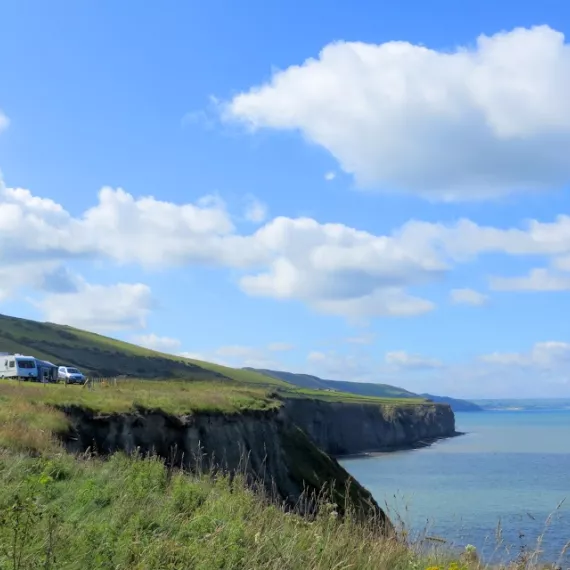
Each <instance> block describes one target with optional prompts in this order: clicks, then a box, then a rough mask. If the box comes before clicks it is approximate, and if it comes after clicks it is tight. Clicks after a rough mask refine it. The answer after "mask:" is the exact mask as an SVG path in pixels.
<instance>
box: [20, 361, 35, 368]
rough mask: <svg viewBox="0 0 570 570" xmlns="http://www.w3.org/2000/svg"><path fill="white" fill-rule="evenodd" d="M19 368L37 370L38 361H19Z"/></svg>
mask: <svg viewBox="0 0 570 570" xmlns="http://www.w3.org/2000/svg"><path fill="white" fill-rule="evenodd" d="M18 366H19V367H20V368H35V367H36V361H35V360H18Z"/></svg>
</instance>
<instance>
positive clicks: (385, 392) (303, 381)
mask: <svg viewBox="0 0 570 570" xmlns="http://www.w3.org/2000/svg"><path fill="white" fill-rule="evenodd" d="M244 370H248V371H251V372H259V373H261V374H264V375H265V376H272V377H273V378H276V379H278V380H284V381H285V382H289V383H290V384H294V385H295V386H299V387H300V388H309V389H312V390H337V391H339V392H348V393H350V394H357V395H359V396H366V397H375V398H399V399H404V398H414V399H420V400H421V399H423V398H422V396H419V395H418V394H414V393H413V392H409V391H408V390H404V389H403V388H398V387H396V386H391V385H390V384H372V383H368V382H348V381H343V380H325V379H323V378H319V377H318V376H311V375H309V374H294V373H292V372H284V371H281V370H266V369H262V368H244Z"/></svg>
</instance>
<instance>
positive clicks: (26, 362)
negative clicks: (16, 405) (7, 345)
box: [0, 354, 38, 382]
mask: <svg viewBox="0 0 570 570" xmlns="http://www.w3.org/2000/svg"><path fill="white" fill-rule="evenodd" d="M0 378H17V379H21V380H31V381H33V382H37V380H38V367H37V364H36V359H35V358H34V357H33V356H24V355H23V354H3V355H2V356H0Z"/></svg>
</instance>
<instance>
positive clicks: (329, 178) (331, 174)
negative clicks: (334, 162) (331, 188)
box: [325, 170, 336, 182]
mask: <svg viewBox="0 0 570 570" xmlns="http://www.w3.org/2000/svg"><path fill="white" fill-rule="evenodd" d="M335 178H336V172H333V171H332V170H331V171H329V172H327V173H326V174H325V180H326V181H327V182H331V181H332V180H334V179H335Z"/></svg>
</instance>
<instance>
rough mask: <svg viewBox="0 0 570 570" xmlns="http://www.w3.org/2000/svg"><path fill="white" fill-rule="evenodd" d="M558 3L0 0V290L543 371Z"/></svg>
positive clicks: (239, 353) (417, 377)
mask: <svg viewBox="0 0 570 570" xmlns="http://www.w3.org/2000/svg"><path fill="white" fill-rule="evenodd" d="M568 22H570V5H567V3H565V2H561V1H560V0H556V1H551V0H543V1H542V2H530V1H524V2H520V1H519V2H514V1H511V0H505V1H504V2H500V3H496V2H490V1H488V0H478V1H477V2H474V1H472V0H464V1H463V2H452V1H450V0H432V1H431V2H429V3H426V2H421V1H419V0H414V1H412V0H402V1H401V2H398V3H386V2H374V1H352V2H350V3H349V2H345V1H342V0H338V1H337V2H325V1H324V0H313V1H312V2H300V1H299V0H287V1H282V0H275V1H274V2H266V1H261V0H243V1H242V2H235V1H231V0H224V1H222V0H210V1H209V2H179V1H172V2H162V3H158V2H145V3H140V2H136V3H135V2H133V1H125V2H114V1H111V0H85V1H82V2H68V1H64V0H53V1H51V2H45V1H43V0H20V1H18V2H3V3H1V4H0V30H1V34H2V44H3V48H2V50H0V172H1V175H0V176H1V177H0V312H1V313H4V314H9V315H14V316H19V317H24V318H32V319H38V320H46V321H51V322H57V323H62V324H68V325H72V326H77V327H80V328H85V329H88V330H93V331H97V332H101V333H103V334H108V335H111V336H113V337H116V338H121V339H124V340H128V341H130V342H135V343H138V344H142V345H144V346H148V347H150V348H154V349H157V350H161V351H166V352H169V353H174V354H184V355H187V356H191V357H196V358H202V359H205V360H210V361H216V362H220V363H223V364H228V365H231V366H254V367H261V368H273V369H282V370H289V371H292V372H303V373H311V374H317V375H319V376H322V377H325V378H331V379H340V380H354V381H365V382H384V383H391V384H396V385H398V386H402V387H405V388H407V389H409V390H412V391H415V392H422V393H423V392H430V393H435V394H443V395H449V396H456V397H472V398H475V397H477V398H482V397H489V398H493V397H497V398H499V397H517V396H520V397H540V396H544V397H570V320H569V318H568V314H569V309H570V193H569V184H570V159H569V158H570V47H569V43H568V41H569V40H568V39H567V38H566V36H567V35H568V34H570V29H569V24H568Z"/></svg>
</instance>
